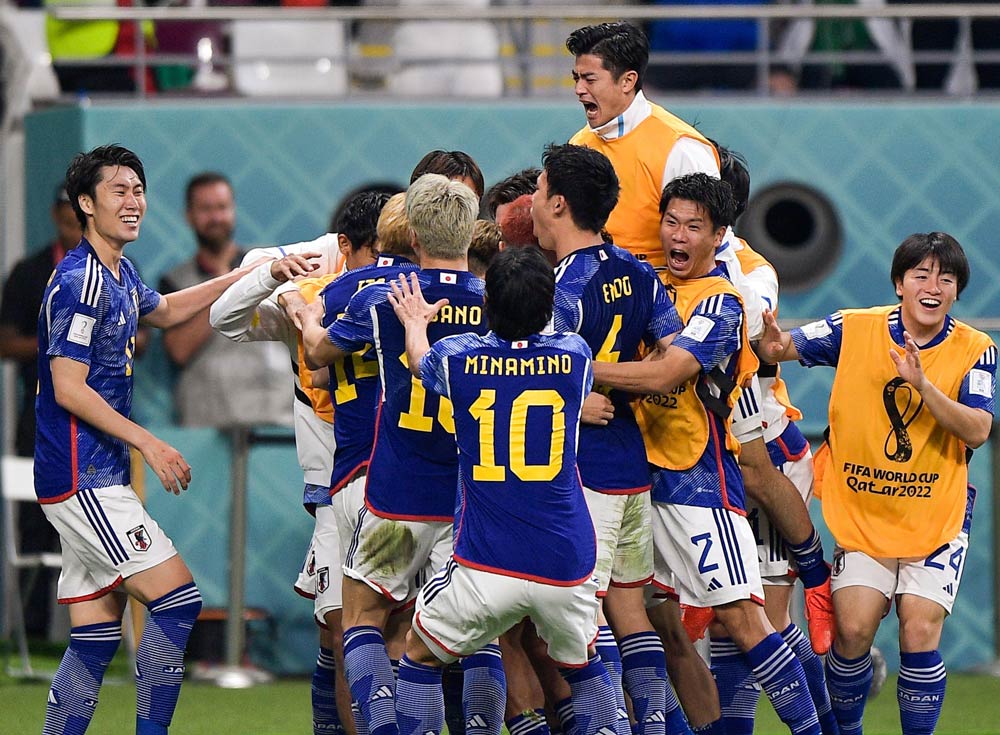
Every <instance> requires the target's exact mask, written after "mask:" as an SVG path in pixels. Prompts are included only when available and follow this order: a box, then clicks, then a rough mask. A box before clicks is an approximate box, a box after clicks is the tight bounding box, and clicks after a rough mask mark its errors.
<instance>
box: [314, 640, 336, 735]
mask: <svg viewBox="0 0 1000 735" xmlns="http://www.w3.org/2000/svg"><path fill="white" fill-rule="evenodd" d="M335 668H336V664H335V663H334V660H333V651H331V650H330V649H328V648H320V649H319V655H318V656H317V657H316V668H315V669H313V678H312V717H313V735H324V733H336V734H337V735H341V734H342V733H343V732H344V725H343V724H342V723H341V721H340V713H338V712H337V697H336V696H335V694H334V672H335Z"/></svg>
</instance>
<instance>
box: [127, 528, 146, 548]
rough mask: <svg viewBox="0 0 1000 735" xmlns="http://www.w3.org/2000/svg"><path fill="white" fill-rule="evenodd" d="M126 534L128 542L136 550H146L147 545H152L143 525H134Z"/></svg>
mask: <svg viewBox="0 0 1000 735" xmlns="http://www.w3.org/2000/svg"><path fill="white" fill-rule="evenodd" d="M126 535H127V536H128V540H129V543H131V544H132V548H133V549H135V550H136V551H148V550H149V547H150V546H152V542H151V541H150V539H149V534H148V533H147V532H146V527H145V526H136V527H135V528H133V529H132V530H131V531H129V532H128V533H127V534H126Z"/></svg>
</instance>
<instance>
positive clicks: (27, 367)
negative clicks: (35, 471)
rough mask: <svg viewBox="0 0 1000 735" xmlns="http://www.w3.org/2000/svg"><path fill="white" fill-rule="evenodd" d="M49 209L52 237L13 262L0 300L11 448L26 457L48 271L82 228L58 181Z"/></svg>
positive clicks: (31, 444)
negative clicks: (13, 422)
mask: <svg viewBox="0 0 1000 735" xmlns="http://www.w3.org/2000/svg"><path fill="white" fill-rule="evenodd" d="M49 213H50V215H51V216H52V222H53V224H54V225H55V229H56V237H55V239H54V240H53V241H52V242H50V243H49V244H48V245H46V246H45V247H44V248H42V249H41V250H39V251H38V252H36V253H34V254H33V255H29V256H28V257H26V258H24V259H23V260H21V261H19V262H18V263H17V264H16V265H15V266H14V268H13V270H11V272H10V276H8V278H7V281H6V283H5V284H4V287H3V302H2V304H0V357H3V358H4V359H7V360H14V361H16V362H17V363H18V384H19V385H18V390H19V393H20V401H19V403H18V406H19V408H18V414H17V430H16V434H15V440H14V448H15V451H16V452H17V454H18V455H19V456H21V457H30V456H32V455H33V454H34V452H35V386H36V384H37V383H38V310H39V308H40V307H41V305H42V294H43V293H45V285H46V284H47V283H48V282H49V276H51V275H52V270H53V269H54V268H55V267H56V266H57V265H59V263H60V262H61V261H62V259H63V257H65V255H66V253H67V252H69V251H70V250H72V249H73V248H75V247H76V246H77V243H79V242H80V238H81V237H83V229H82V228H81V227H80V223H79V222H78V221H77V219H76V214H74V213H73V207H72V205H71V204H70V201H69V197H68V196H67V195H66V189H65V187H64V186H63V185H62V184H60V185H59V187H58V188H57V189H56V196H55V200H54V201H53V202H52V209H51V210H49Z"/></svg>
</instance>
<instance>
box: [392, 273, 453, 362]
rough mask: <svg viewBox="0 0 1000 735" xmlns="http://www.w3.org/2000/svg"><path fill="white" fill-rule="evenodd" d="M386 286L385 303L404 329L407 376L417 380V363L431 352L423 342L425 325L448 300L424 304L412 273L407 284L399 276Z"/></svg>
mask: <svg viewBox="0 0 1000 735" xmlns="http://www.w3.org/2000/svg"><path fill="white" fill-rule="evenodd" d="M389 285H390V286H391V287H392V293H390V294H389V303H390V304H392V309H393V311H395V312H396V316H397V317H398V318H399V321H400V323H401V324H402V325H403V327H404V328H405V329H406V358H407V361H408V364H409V367H410V372H411V373H413V374H414V375H415V376H416V377H418V378H419V377H420V360H421V359H422V358H423V356H424V355H426V354H427V352H428V350H430V348H431V346H430V343H429V342H428V340H427V325H428V324H429V323H430V321H431V319H433V318H434V316H435V315H436V314H437V313H438V312H439V311H441V307H442V306H445V305H447V303H448V299H440V300H439V301H436V302H435V303H433V304H428V303H427V302H426V301H425V300H424V295H423V293H422V292H421V291H420V282H419V280H418V278H417V274H416V273H411V274H410V278H409V280H407V278H406V276H405V275H401V276H400V277H399V282H398V283H397V282H396V281H390V283H389Z"/></svg>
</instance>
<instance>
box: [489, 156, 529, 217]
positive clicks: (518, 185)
mask: <svg viewBox="0 0 1000 735" xmlns="http://www.w3.org/2000/svg"><path fill="white" fill-rule="evenodd" d="M541 173H542V170H541V169H540V168H534V167H532V168H526V169H522V170H521V171H518V172H517V173H516V174H511V175H510V176H508V177H507V178H506V179H503V180H502V181H498V182H497V183H495V184H494V185H493V186H491V187H490V188H489V191H487V192H486V196H485V197H484V201H485V203H486V212H487V214H489V216H490V219H494V220H495V219H496V218H497V208H498V207H499V206H501V205H503V204H510V203H511V202H513V201H515V200H516V199H517V198H518V197H520V196H522V195H524V194H534V193H535V189H537V188H538V176H539V174H541Z"/></svg>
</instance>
